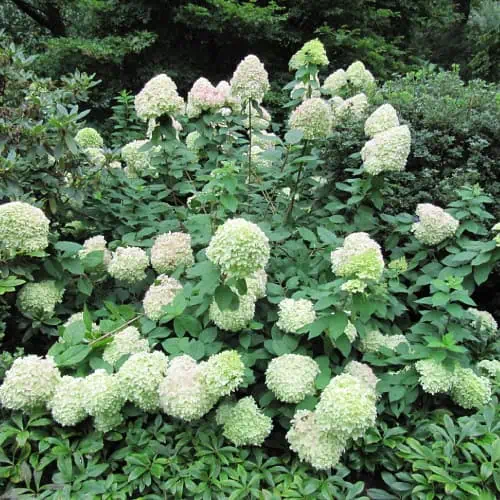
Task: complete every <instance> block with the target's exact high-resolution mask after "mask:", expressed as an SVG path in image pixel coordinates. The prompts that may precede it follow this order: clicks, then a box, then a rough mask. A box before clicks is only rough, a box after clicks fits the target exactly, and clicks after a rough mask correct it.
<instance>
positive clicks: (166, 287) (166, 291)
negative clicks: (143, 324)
mask: <svg viewBox="0 0 500 500" xmlns="http://www.w3.org/2000/svg"><path fill="white" fill-rule="evenodd" d="M180 290H182V285H181V284H180V283H179V282H178V281H177V280H176V279H175V278H170V277H169V276H167V275H165V274H161V275H160V276H158V278H156V282H155V283H153V284H152V285H151V286H150V287H149V289H148V291H147V292H146V295H144V300H143V301H142V305H143V307H144V313H145V314H146V316H147V317H148V318H149V319H150V320H152V321H158V320H159V319H160V318H161V317H162V316H163V307H164V306H168V304H170V303H171V302H172V300H174V298H175V296H176V295H177V293H178V292H179V291H180Z"/></svg>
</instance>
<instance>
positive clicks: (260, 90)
mask: <svg viewBox="0 0 500 500" xmlns="http://www.w3.org/2000/svg"><path fill="white" fill-rule="evenodd" d="M230 83H231V93H232V95H233V96H234V97H237V98H240V99H241V101H242V102H244V103H245V102H248V101H255V102H257V103H259V104H260V103H261V102H262V99H264V94H265V93H266V92H267V91H268V90H269V77H268V75H267V71H266V70H265V68H264V65H263V64H262V63H261V62H260V60H259V58H258V57H257V56H254V55H249V56H246V57H245V59H243V60H242V61H241V62H240V63H239V64H238V67H237V68H236V70H235V72H234V74H233V77H232V79H231V82H230Z"/></svg>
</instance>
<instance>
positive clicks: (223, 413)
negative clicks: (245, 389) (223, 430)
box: [215, 399, 236, 425]
mask: <svg viewBox="0 0 500 500" xmlns="http://www.w3.org/2000/svg"><path fill="white" fill-rule="evenodd" d="M235 404H236V401H233V400H232V399H225V400H224V401H222V403H220V404H219V406H218V407H217V411H216V412H215V422H216V423H217V425H224V422H225V421H226V420H227V418H228V417H229V415H230V414H231V410H232V409H233V408H234V406H235Z"/></svg>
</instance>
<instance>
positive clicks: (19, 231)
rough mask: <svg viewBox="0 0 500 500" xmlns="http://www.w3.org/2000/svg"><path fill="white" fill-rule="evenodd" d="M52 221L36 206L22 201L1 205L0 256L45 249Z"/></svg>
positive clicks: (11, 255)
mask: <svg viewBox="0 0 500 500" xmlns="http://www.w3.org/2000/svg"><path fill="white" fill-rule="evenodd" d="M49 224H50V221H49V219H47V217H45V214H44V213H43V212H42V211H41V210H40V209H39V208H36V207H32V206H31V205H29V204H28V203H23V202H21V201H13V202H10V203H4V204H3V205H0V257H1V255H2V253H5V254H6V256H7V257H13V256H14V255H16V254H19V255H23V254H29V253H33V252H40V251H42V250H45V249H46V248H47V246H48V244H49V240H48V236H49Z"/></svg>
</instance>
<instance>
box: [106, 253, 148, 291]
mask: <svg viewBox="0 0 500 500" xmlns="http://www.w3.org/2000/svg"><path fill="white" fill-rule="evenodd" d="M148 266H149V257H148V256H147V254H146V252H145V251H144V250H143V249H142V248H138V247H119V248H117V249H116V251H115V252H113V256H112V258H111V262H110V263H109V265H108V273H109V274H110V275H111V276H112V277H113V278H115V279H117V280H119V281H122V282H124V283H128V284H134V283H137V282H138V281H141V280H143V279H144V278H145V277H146V268H147V267H148Z"/></svg>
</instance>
